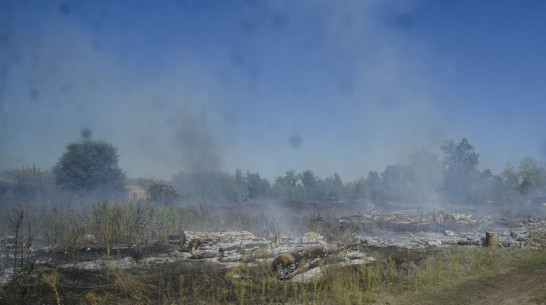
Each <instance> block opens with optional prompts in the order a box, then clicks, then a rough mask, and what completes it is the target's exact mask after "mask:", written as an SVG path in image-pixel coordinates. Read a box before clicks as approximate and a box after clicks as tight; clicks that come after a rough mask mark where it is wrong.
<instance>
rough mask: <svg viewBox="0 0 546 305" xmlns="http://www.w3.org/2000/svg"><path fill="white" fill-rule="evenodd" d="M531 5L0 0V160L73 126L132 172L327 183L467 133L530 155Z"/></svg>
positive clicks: (535, 79) (544, 65) (543, 155)
mask: <svg viewBox="0 0 546 305" xmlns="http://www.w3.org/2000/svg"><path fill="white" fill-rule="evenodd" d="M545 13H546V2H545V1H539V0H536V1H532V0H528V1H527V0H526V1H501V0H498V1H470V0H466V1H463V0H460V1H457V0H445V1H442V0H428V1H427V0H422V1H411V0H407V1H402V0H400V1H398V0H385V1H379V0H369V1H368V0H361V1H351V0H347V1H320V0H317V1H309V0H301V1H281V0H279V1H260V0H239V1H235V0H234V1H205V0H203V1H197V0H195V1H190V0H187V1H183V0H178V1H167V0H165V1H108V0H103V1H63V2H61V1H58V2H57V1H38V0H35V1H30V0H20V1H15V0H0V21H1V22H0V64H1V66H0V71H1V72H2V73H0V84H1V86H0V93H1V94H0V106H1V107H0V130H1V131H0V169H5V168H16V167H20V166H28V165H32V164H36V165H38V166H39V167H41V168H44V169H48V168H51V167H52V166H53V165H54V164H55V162H56V161H57V159H58V158H59V157H60V155H61V154H62V152H63V150H64V147H65V145H66V144H67V143H69V142H71V141H77V140H80V139H81V132H82V130H84V129H88V130H90V131H91V134H92V137H93V138H94V139H101V140H106V141H108V142H110V143H112V144H114V145H115V146H116V147H118V152H119V154H120V165H121V167H122V168H123V169H124V170H125V171H126V172H127V174H128V175H129V176H131V177H138V176H142V177H155V178H165V179H168V178H170V176H171V175H172V174H175V173H176V172H178V171H179V170H187V171H190V170H217V169H218V170H227V171H230V172H232V171H234V170H235V169H236V168H240V169H242V170H243V171H247V170H249V171H258V172H260V173H261V174H262V176H265V177H267V178H274V177H276V176H279V175H282V174H284V172H285V171H287V170H289V169H295V170H297V171H302V170H306V169H312V170H314V171H315V172H316V173H317V174H318V175H320V176H323V177H324V176H330V175H332V174H333V173H334V172H338V173H339V174H340V175H341V177H342V178H343V179H344V180H352V179H356V178H358V177H359V176H362V175H364V176H365V175H367V173H368V171H369V170H377V171H382V170H383V169H384V168H385V166H386V165H388V164H394V163H399V162H404V160H405V157H406V156H407V155H408V153H411V152H413V151H415V150H418V149H421V148H425V149H430V150H433V151H438V147H439V146H440V145H441V144H442V143H443V142H444V141H446V140H449V139H454V140H455V141H460V140H461V139H462V138H463V137H467V138H468V139H469V141H470V143H471V144H473V145H474V146H475V148H476V150H477V152H478V153H480V168H482V169H483V168H490V169H492V170H493V172H495V173H498V172H500V171H502V169H504V167H505V165H506V163H507V162H510V163H512V164H515V165H517V164H518V162H519V160H521V159H523V158H524V157H526V156H530V157H533V158H536V159H539V160H545V159H546V136H545V135H544V134H543V130H545V127H546V120H545V116H546V55H545V54H546V18H544V14H545Z"/></svg>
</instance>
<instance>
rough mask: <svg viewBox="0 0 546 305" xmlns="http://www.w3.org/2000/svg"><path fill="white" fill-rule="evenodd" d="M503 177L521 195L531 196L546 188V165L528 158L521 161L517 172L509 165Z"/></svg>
mask: <svg viewBox="0 0 546 305" xmlns="http://www.w3.org/2000/svg"><path fill="white" fill-rule="evenodd" d="M502 176H503V177H504V178H505V179H506V181H507V183H508V184H509V185H511V186H512V187H513V188H515V189H517V190H518V191H519V192H520V193H521V194H529V193H531V192H535V191H540V190H541V189H542V188H545V187H546V164H544V162H541V161H537V160H535V159H533V158H530V157H526V158H525V159H523V160H521V162H520V166H519V167H518V169H517V171H516V170H515V169H514V167H513V166H512V165H510V164H507V165H506V168H505V169H504V171H503V172H502Z"/></svg>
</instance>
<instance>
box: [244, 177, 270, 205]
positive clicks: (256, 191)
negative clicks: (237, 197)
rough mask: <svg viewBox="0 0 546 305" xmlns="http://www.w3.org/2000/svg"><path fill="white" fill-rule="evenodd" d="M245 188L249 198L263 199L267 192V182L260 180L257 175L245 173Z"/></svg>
mask: <svg viewBox="0 0 546 305" xmlns="http://www.w3.org/2000/svg"><path fill="white" fill-rule="evenodd" d="M246 186H247V189H248V192H249V194H250V195H249V196H250V198H254V199H255V198H260V197H265V195H266V194H267V192H268V191H269V181H267V180H266V179H262V178H260V174H259V173H250V172H247V173H246Z"/></svg>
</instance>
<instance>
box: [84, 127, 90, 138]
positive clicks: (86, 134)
mask: <svg viewBox="0 0 546 305" xmlns="http://www.w3.org/2000/svg"><path fill="white" fill-rule="evenodd" d="M82 138H83V139H84V140H89V139H91V130H89V128H84V129H82Z"/></svg>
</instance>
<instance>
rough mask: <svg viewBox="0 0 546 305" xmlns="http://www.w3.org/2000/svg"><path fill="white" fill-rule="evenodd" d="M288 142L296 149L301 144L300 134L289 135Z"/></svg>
mask: <svg viewBox="0 0 546 305" xmlns="http://www.w3.org/2000/svg"><path fill="white" fill-rule="evenodd" d="M288 143H289V144H290V146H291V147H292V148H294V149H298V148H300V147H301V145H302V144H303V139H302V138H301V136H300V135H298V134H295V135H293V136H291V137H290V140H289V141H288Z"/></svg>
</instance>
